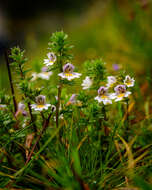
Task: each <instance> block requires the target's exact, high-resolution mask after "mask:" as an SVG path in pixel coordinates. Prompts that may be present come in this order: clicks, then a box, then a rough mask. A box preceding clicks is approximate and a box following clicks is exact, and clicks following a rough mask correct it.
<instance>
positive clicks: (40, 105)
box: [31, 95, 51, 111]
mask: <svg viewBox="0 0 152 190" xmlns="http://www.w3.org/2000/svg"><path fill="white" fill-rule="evenodd" d="M45 100H46V97H45V96H43V95H39V96H37V97H36V104H31V108H32V109H34V110H35V111H42V110H44V109H45V110H47V109H48V108H49V107H50V106H51V104H46V102H45Z"/></svg>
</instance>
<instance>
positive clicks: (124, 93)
mask: <svg viewBox="0 0 152 190" xmlns="http://www.w3.org/2000/svg"><path fill="white" fill-rule="evenodd" d="M107 81H108V82H107V84H106V87H105V86H101V87H100V88H99V90H98V96H96V97H95V100H97V101H98V102H99V103H100V102H103V104H104V105H106V104H112V100H114V101H115V102H117V101H121V100H123V99H124V98H126V97H128V96H129V95H130V94H131V92H130V91H128V89H127V88H128V87H132V86H134V82H135V80H134V79H133V78H131V77H130V76H129V75H127V76H126V77H125V79H124V80H123V84H120V83H119V82H121V81H117V79H116V77H114V76H108V77H107ZM111 90H112V91H114V92H113V93H109V92H108V91H111Z"/></svg>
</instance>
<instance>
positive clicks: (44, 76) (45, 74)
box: [37, 67, 53, 80]
mask: <svg viewBox="0 0 152 190" xmlns="http://www.w3.org/2000/svg"><path fill="white" fill-rule="evenodd" d="M47 70H48V68H47V67H42V72H41V73H39V74H37V77H39V78H42V79H45V80H49V78H50V76H51V75H52V74H53V72H51V71H50V72H47Z"/></svg>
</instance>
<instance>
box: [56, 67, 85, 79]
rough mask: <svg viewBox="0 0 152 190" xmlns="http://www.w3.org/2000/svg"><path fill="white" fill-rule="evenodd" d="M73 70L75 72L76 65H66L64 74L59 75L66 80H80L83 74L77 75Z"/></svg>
mask: <svg viewBox="0 0 152 190" xmlns="http://www.w3.org/2000/svg"><path fill="white" fill-rule="evenodd" d="M73 70H74V65H72V64H71V63H67V64H66V65H64V66H63V73H59V74H58V75H59V76H60V77H61V78H66V79H67V80H72V79H74V78H79V77H80V76H81V74H80V73H75V72H73Z"/></svg>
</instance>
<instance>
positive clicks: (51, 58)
mask: <svg viewBox="0 0 152 190" xmlns="http://www.w3.org/2000/svg"><path fill="white" fill-rule="evenodd" d="M47 57H48V59H44V64H45V65H46V66H50V65H53V64H54V63H55V61H56V55H55V54H54V53H53V52H50V53H48V54H47Z"/></svg>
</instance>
